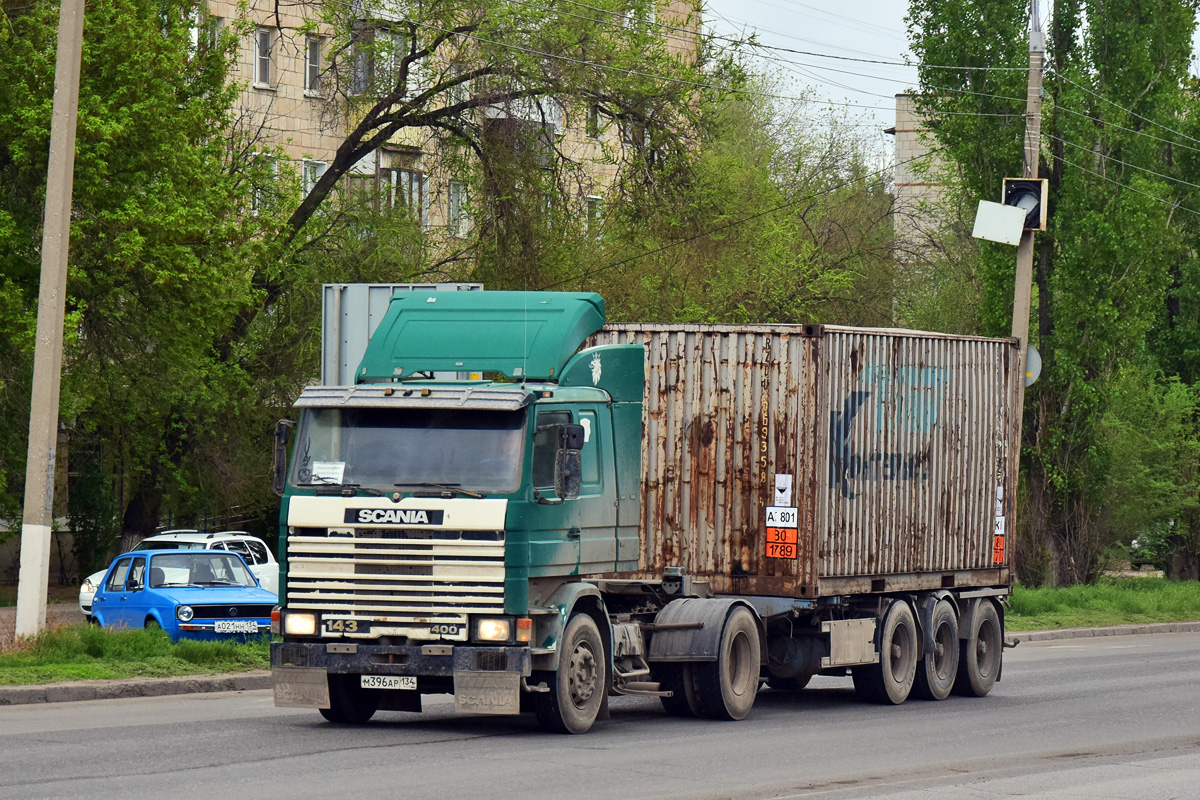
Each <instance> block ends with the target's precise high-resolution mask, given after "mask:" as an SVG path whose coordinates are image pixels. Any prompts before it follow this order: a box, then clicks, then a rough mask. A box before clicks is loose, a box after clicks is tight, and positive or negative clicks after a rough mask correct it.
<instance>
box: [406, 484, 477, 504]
mask: <svg viewBox="0 0 1200 800" xmlns="http://www.w3.org/2000/svg"><path fill="white" fill-rule="evenodd" d="M392 486H395V487H396V488H398V489H404V488H409V489H413V488H417V489H441V490H442V491H444V492H457V493H458V494H465V495H466V496H467V497H475V498H478V499H480V500H482V499H483V495H481V494H480V493H479V492H472V491H471V490H470V489H464V488H462V485H461V484H458V483H434V482H432V481H418V482H413V483H393V484H392Z"/></svg>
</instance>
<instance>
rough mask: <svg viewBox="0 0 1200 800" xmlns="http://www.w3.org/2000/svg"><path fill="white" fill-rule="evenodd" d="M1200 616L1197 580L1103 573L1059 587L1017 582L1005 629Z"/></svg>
mask: <svg viewBox="0 0 1200 800" xmlns="http://www.w3.org/2000/svg"><path fill="white" fill-rule="evenodd" d="M1198 618H1200V583H1197V582H1195V581H1168V580H1166V579H1164V578H1103V579H1101V580H1099V581H1098V582H1096V583H1092V584H1078V585H1075V586H1067V587H1063V588H1057V589H1054V588H1040V589H1038V588H1028V587H1026V586H1023V585H1020V584H1018V585H1017V586H1016V587H1015V588H1014V590H1013V594H1012V598H1011V599H1010V601H1009V609H1008V613H1007V614H1006V615H1005V623H1006V626H1007V627H1008V628H1009V630H1013V631H1020V630H1042V629H1047V628H1075V627H1088V626H1107V625H1121V624H1131V623H1151V622H1178V621H1183V620H1194V619H1198Z"/></svg>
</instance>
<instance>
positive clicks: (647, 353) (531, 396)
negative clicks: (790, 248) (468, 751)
mask: <svg viewBox="0 0 1200 800" xmlns="http://www.w3.org/2000/svg"><path fill="white" fill-rule="evenodd" d="M1017 356H1018V352H1017V342H1016V340H1014V339H986V338H981V337H962V336H948V335H943V334H933V333H923V332H916V331H904V330H891V329H869V328H848V327H835V326H819V325H761V326H756V325H750V326H726V325H649V324H608V325H606V324H605V313H604V302H603V300H602V299H601V298H600V297H599V296H598V295H595V294H588V293H557V292H405V293H397V294H395V295H394V296H393V297H392V298H391V300H390V304H389V305H388V307H387V311H386V314H385V315H384V316H383V318H382V321H381V322H380V323H379V325H378V327H377V328H376V330H375V331H374V334H373V335H372V336H371V338H370V340H369V342H367V344H366V349H365V355H364V356H363V358H362V360H361V363H359V365H358V367H357V369H356V370H355V372H354V383H353V385H345V386H312V387H308V388H306V389H304V390H303V392H302V393H301V395H300V397H299V399H298V400H297V402H296V409H297V412H298V420H297V422H296V423H295V430H294V433H295V435H294V441H292V442H291V447H290V451H291V454H290V459H288V458H286V455H287V451H288V443H289V439H290V438H291V437H290V432H291V429H292V427H293V423H291V422H290V421H283V422H281V423H280V426H279V427H278V429H277V435H276V476H275V481H276V490H277V491H278V492H279V493H280V494H281V495H282V497H283V502H282V515H281V521H280V527H281V532H280V559H279V560H280V564H281V581H280V602H281V607H280V610H279V612H278V615H277V619H276V620H275V625H276V626H277V632H278V633H280V634H281V635H282V641H277V642H275V643H273V644H272V646H271V667H272V672H273V675H274V687H275V703H276V705H279V706H290V707H307V708H315V709H319V710H320V713H321V714H322V715H324V716H325V718H326V719H328V720H331V721H334V722H339V723H347V724H357V723H364V722H366V721H367V720H369V719H370V718H371V717H372V716H373V715H374V714H375V713H376V711H378V710H399V711H420V710H421V698H422V696H423V695H425V694H433V693H444V694H452V695H453V697H454V703H455V708H456V710H457V711H459V712H462V713H467V714H518V713H521V712H522V711H532V712H533V713H535V714H536V716H537V719H538V720H539V722H540V723H541V724H542V725H543V726H544V727H546V728H549V729H552V730H556V731H563V732H570V733H582V732H584V731H587V730H588V729H589V728H590V727H591V726H592V725H593V724H594V722H595V721H596V720H597V719H604V718H605V717H606V716H607V712H608V698H609V697H610V696H612V695H643V696H651V697H658V698H660V699H661V702H662V705H663V707H664V709H665V710H666V712H667V713H670V714H675V715H681V716H700V717H708V718H713V719H741V718H743V717H745V716H746V715H747V714H748V713H749V712H750V710H751V707H752V706H753V704H754V700H755V696H756V694H757V692H758V691H759V690H760V688H761V687H762V686H763V684H767V685H769V686H770V687H772V689H774V690H778V691H795V690H798V689H800V688H802V687H804V686H805V685H806V684H807V683H808V681H809V680H810V679H811V678H812V677H813V676H814V675H829V676H843V677H847V678H850V679H852V680H853V684H854V687H855V689H856V690H857V692H858V693H859V694H860V695H861V696H862V697H863V698H865V699H868V700H871V701H875V702H879V703H883V704H899V703H902V702H904V701H905V700H906V699H907V698H908V697H909V696H910V695H917V696H920V697H923V698H928V699H932V700H940V699H943V698H945V697H947V696H948V695H949V694H950V693H951V692H957V693H959V694H965V695H972V696H983V695H985V694H987V693H988V692H989V691H990V690H991V689H992V687H993V685H994V683H995V682H996V681H997V680H999V678H1000V672H1001V663H1002V661H1001V656H1002V645H1003V641H1004V606H1003V600H1004V598H1005V597H1006V596H1007V595H1008V594H1009V593H1010V591H1011V587H1012V573H1011V570H1010V566H1009V560H1008V549H1007V548H1006V546H1005V542H1006V539H1007V534H1008V531H1009V529H1010V527H1011V521H1012V519H1013V516H1012V515H1013V500H1014V495H1015V491H1014V490H1015V482H1014V481H1015V469H1014V466H1015V458H1016V441H1017V435H1018V433H1019V428H1018V427H1017V422H1016V420H1015V416H1016V411H1015V410H1016V409H1017V408H1018V403H1017V401H1018V399H1019V392H1020V391H1022V384H1021V381H1020V378H1021V376H1020V375H1019V369H1020V365H1019V359H1018V357H1017Z"/></svg>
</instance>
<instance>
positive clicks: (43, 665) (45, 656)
mask: <svg viewBox="0 0 1200 800" xmlns="http://www.w3.org/2000/svg"><path fill="white" fill-rule="evenodd" d="M269 667H270V654H269V645H268V641H267V639H265V638H263V639H259V640H255V641H250V642H244V643H242V642H201V641H191V640H187V639H182V640H180V641H178V642H172V641H171V640H170V639H169V638H167V636H166V635H165V634H163V633H162V632H161V631H147V630H118V631H114V630H106V629H104V628H99V627H96V626H94V625H69V626H66V627H63V628H58V629H56V630H52V631H46V632H44V633H42V634H41V635H39V636H37V637H35V638H34V639H32V640H31V641H29V642H27V643H25V644H23V645H22V646H21V647H19V648H17V649H13V650H8V651H5V652H0V685H8V686H18V685H28V684H39V683H55V682H58V681H75V680H89V679H102V680H112V679H115V678H144V677H154V678H163V677H171V676H175V675H210V674H216V673H224V672H244V671H246V670H254V669H268V668H269Z"/></svg>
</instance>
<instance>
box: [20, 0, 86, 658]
mask: <svg viewBox="0 0 1200 800" xmlns="http://www.w3.org/2000/svg"><path fill="white" fill-rule="evenodd" d="M83 2H84V0H62V5H61V8H60V10H59V19H58V55H57V57H56V61H55V65H54V109H53V112H52V114H53V116H52V117H51V121H50V165H49V169H48V170H47V171H46V212H45V219H44V220H43V228H42V283H41V289H40V290H39V292H38V317H37V343H36V345H35V350H34V354H33V398H32V403H31V406H30V411H29V451H28V453H29V454H28V459H27V461H26V466H25V514H24V519H23V521H22V524H21V574H20V582H19V584H18V585H17V621H16V622H17V624H16V635H17V636H18V637H21V636H35V635H37V634H38V633H39V632H40V631H41V630H42V629H43V628H45V627H46V581H47V575H48V574H49V571H50V531H51V529H52V527H53V525H54V461H55V451H56V449H57V444H58V396H59V385H60V383H61V378H62V343H63V315H64V311H65V304H66V289H67V251H68V249H69V246H70V240H71V189H72V183H73V181H74V178H75V121H76V111H77V110H78V107H79V65H80V58H81V51H82V49H83Z"/></svg>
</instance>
